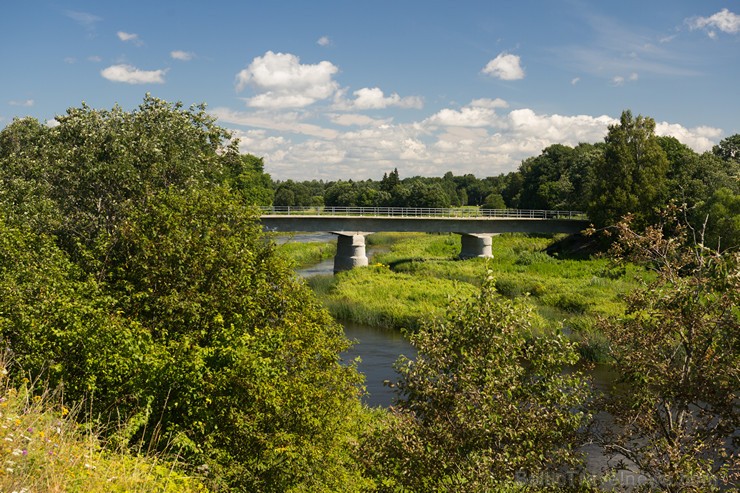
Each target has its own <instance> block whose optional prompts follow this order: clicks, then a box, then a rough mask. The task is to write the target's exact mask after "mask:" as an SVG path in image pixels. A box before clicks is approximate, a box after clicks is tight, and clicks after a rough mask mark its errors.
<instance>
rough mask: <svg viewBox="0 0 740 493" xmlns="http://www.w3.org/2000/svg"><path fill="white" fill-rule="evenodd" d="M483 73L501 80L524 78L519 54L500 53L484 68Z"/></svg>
mask: <svg viewBox="0 0 740 493" xmlns="http://www.w3.org/2000/svg"><path fill="white" fill-rule="evenodd" d="M483 73H484V74H488V75H490V76H492V77H496V78H497V79H501V80H518V79H523V78H524V69H522V66H521V59H520V58H519V57H518V56H517V55H511V54H509V53H506V52H504V53H499V55H498V56H497V57H496V58H494V59H493V60H491V61H489V62H488V64H487V65H486V66H485V67H484V68H483Z"/></svg>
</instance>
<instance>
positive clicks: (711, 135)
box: [655, 122, 722, 152]
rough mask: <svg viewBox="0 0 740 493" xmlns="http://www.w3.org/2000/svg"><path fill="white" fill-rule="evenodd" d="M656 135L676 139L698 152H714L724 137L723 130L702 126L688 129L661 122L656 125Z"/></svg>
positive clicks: (675, 124)
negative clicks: (715, 145)
mask: <svg viewBox="0 0 740 493" xmlns="http://www.w3.org/2000/svg"><path fill="white" fill-rule="evenodd" d="M655 134H656V135H665V136H670V137H675V138H676V139H678V140H679V141H680V142H681V143H682V144H686V145H687V146H689V147H691V148H692V149H693V150H695V151H697V152H705V151H710V150H712V147H713V146H714V144H716V143H717V141H718V140H720V138H721V137H722V129H720V128H714V127H707V126H700V127H694V128H691V129H689V128H686V127H684V126H683V125H679V124H677V123H668V122H660V123H656V124H655Z"/></svg>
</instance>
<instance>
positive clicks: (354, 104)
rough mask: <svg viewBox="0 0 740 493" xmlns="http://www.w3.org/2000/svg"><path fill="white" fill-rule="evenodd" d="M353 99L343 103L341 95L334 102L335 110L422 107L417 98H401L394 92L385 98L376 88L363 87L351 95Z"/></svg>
mask: <svg viewBox="0 0 740 493" xmlns="http://www.w3.org/2000/svg"><path fill="white" fill-rule="evenodd" d="M352 94H353V95H354V96H355V99H354V100H352V101H345V100H344V99H343V98H342V97H341V95H340V97H339V98H338V101H336V102H335V105H334V106H335V108H337V109H355V110H370V109H372V110H376V109H383V108H388V107H391V106H395V107H398V108H415V109H420V108H422V107H423V106H424V103H423V101H422V99H421V98H420V97H418V96H407V97H405V98H402V97H401V96H399V95H398V94H396V93H395V92H394V93H393V94H391V95H390V96H386V95H385V94H384V93H383V91H382V90H381V89H380V88H378V87H372V88H369V87H364V88H362V89H358V90H357V91H355V92H353V93H352Z"/></svg>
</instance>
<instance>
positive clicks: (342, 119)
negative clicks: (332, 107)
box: [329, 113, 391, 127]
mask: <svg viewBox="0 0 740 493" xmlns="http://www.w3.org/2000/svg"><path fill="white" fill-rule="evenodd" d="M329 119H330V120H331V121H332V123H335V124H337V125H341V126H343V127H351V126H358V127H367V126H378V125H387V124H389V123H390V122H391V119H390V118H389V119H384V120H379V119H377V118H372V117H369V116H367V115H360V114H357V113H341V114H330V115H329Z"/></svg>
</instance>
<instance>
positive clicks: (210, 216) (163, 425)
mask: <svg viewBox="0 0 740 493" xmlns="http://www.w3.org/2000/svg"><path fill="white" fill-rule="evenodd" d="M58 121H59V125H57V126H56V127H54V128H48V127H42V126H40V125H38V124H37V123H34V122H33V121H16V122H14V123H13V125H11V126H9V127H7V128H6V129H5V130H3V131H2V132H0V145H2V148H0V180H2V185H3V187H2V188H0V190H3V192H2V193H1V194H0V211H2V215H0V272H1V273H2V276H1V277H0V340H2V343H3V345H4V346H5V347H8V348H10V350H11V351H12V353H13V355H14V358H15V362H17V364H18V365H19V366H17V367H13V368H12V372H11V373H12V374H13V376H14V378H21V375H20V374H19V373H20V371H21V368H22V371H25V372H29V373H30V374H32V375H43V377H44V378H46V379H48V380H49V381H50V383H51V384H52V385H56V384H57V383H62V384H63V386H64V394H65V398H67V399H70V400H71V401H76V402H82V401H83V399H85V403H86V404H85V406H84V408H82V409H83V410H82V411H81V414H80V417H81V419H88V418H89V419H93V420H96V421H100V422H102V423H106V422H107V421H109V420H110V421H112V422H118V421H119V420H123V421H125V422H126V426H125V427H124V428H123V429H119V430H112V431H111V433H113V434H114V435H113V436H111V442H115V443H116V444H119V445H120V444H127V443H128V444H129V445H131V446H144V445H145V446H146V447H151V448H152V450H166V451H167V452H168V453H178V454H181V456H182V457H183V458H184V459H185V460H186V463H187V465H188V466H189V467H191V468H196V467H199V468H201V469H204V468H205V469H207V470H208V471H210V472H209V476H208V479H207V482H208V485H209V486H210V487H213V488H216V489H218V488H222V489H223V488H232V489H237V490H246V491H342V490H345V489H350V490H354V489H356V488H361V487H362V485H363V484H364V479H363V478H362V477H361V473H360V470H359V469H358V467H357V465H356V464H355V461H354V459H353V458H352V456H351V451H352V447H353V441H352V439H353V437H355V436H356V435H357V434H358V433H359V430H358V427H359V426H360V424H361V423H362V419H361V418H362V417H363V411H362V410H361V408H360V402H359V398H358V397H359V394H360V393H361V389H362V378H361V376H360V375H359V374H358V373H357V371H356V369H355V367H354V366H353V365H351V364H350V365H348V364H344V363H343V362H342V361H341V360H340V357H339V354H340V353H341V352H342V351H344V350H345V349H346V348H347V347H348V345H349V342H348V341H347V340H346V338H345V337H344V335H343V332H342V330H341V327H340V326H338V325H337V324H336V323H335V322H334V321H333V320H332V319H331V318H330V316H329V315H328V313H327V312H326V311H325V310H324V309H323V308H321V307H320V306H319V305H318V303H317V302H316V300H315V299H314V298H313V296H312V294H311V293H310V291H308V289H307V288H306V287H305V285H304V284H303V283H301V282H300V281H298V280H297V279H296V278H295V276H294V273H293V271H292V270H291V268H290V266H289V264H288V262H286V261H285V260H284V258H283V257H281V256H280V255H278V254H277V252H276V247H275V246H274V244H273V243H271V242H270V241H268V240H267V239H266V238H265V237H264V236H263V234H262V228H261V225H260V224H259V219H258V213H257V211H256V210H254V209H253V208H251V207H250V206H249V205H248V204H251V203H254V202H263V201H264V200H267V198H268V196H269V194H265V193H264V192H265V186H264V185H265V183H266V181H265V180H266V179H269V177H267V175H264V172H263V169H262V161H261V160H260V159H258V158H256V157H254V156H240V155H239V154H238V152H237V144H236V142H227V141H228V139H229V136H228V133H226V132H225V131H224V130H223V129H221V128H219V127H217V126H216V125H215V124H214V121H213V118H212V117H210V116H209V115H207V114H206V113H205V109H204V107H194V108H191V109H190V110H184V109H183V108H182V107H181V105H180V104H175V105H172V104H169V103H165V102H163V101H160V100H157V99H154V98H151V97H149V96H147V98H146V99H145V101H144V104H142V105H141V106H140V107H139V109H137V110H135V111H133V112H130V113H129V112H124V111H122V110H121V109H120V108H114V109H113V110H112V111H99V110H92V109H90V108H89V107H87V106H83V107H82V108H79V109H70V110H69V111H68V112H67V115H65V116H63V117H59V118H58ZM21 197H23V198H29V197H30V198H33V199H34V200H36V199H38V200H37V201H36V202H37V204H36V205H29V204H26V202H18V200H19V198H21ZM205 469H204V470H205Z"/></svg>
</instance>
